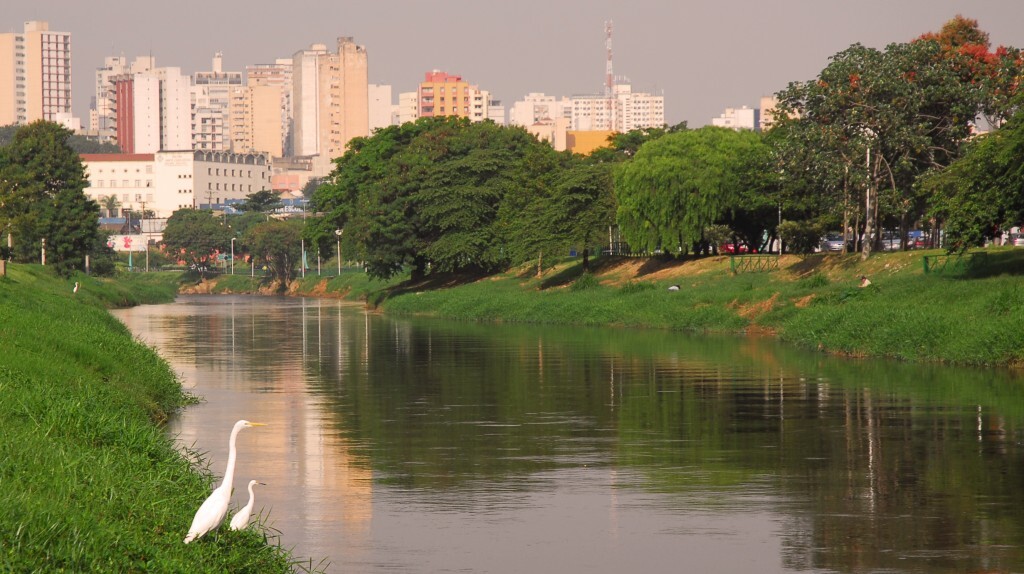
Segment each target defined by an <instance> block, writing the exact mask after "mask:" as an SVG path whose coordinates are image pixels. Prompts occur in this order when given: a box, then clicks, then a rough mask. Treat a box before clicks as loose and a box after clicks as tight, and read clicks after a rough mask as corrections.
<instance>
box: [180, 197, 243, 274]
mask: <svg viewBox="0 0 1024 574" xmlns="http://www.w3.org/2000/svg"><path fill="white" fill-rule="evenodd" d="M163 235H164V239H163V246H164V250H165V251H166V252H167V253H168V254H169V255H171V256H176V257H177V258H179V259H181V260H183V261H185V263H186V264H188V265H189V266H190V267H193V268H195V269H199V270H200V271H201V272H205V270H206V269H208V268H209V267H211V266H212V265H211V262H212V260H213V259H214V257H216V255H217V254H218V253H225V252H227V251H228V250H230V249H231V237H232V236H233V233H232V231H231V229H230V228H229V227H228V226H227V225H225V224H224V220H223V218H217V217H215V216H214V214H213V212H212V211H208V210H196V209H179V210H178V211H175V212H174V213H172V214H171V216H170V217H169V218H167V227H166V228H165V229H164V234H163Z"/></svg>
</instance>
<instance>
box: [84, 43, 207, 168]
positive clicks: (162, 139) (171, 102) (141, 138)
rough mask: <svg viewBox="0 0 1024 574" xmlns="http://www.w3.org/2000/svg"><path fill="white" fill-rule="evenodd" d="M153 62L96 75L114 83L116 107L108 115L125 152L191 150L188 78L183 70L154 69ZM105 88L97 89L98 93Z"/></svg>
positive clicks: (150, 59) (190, 110)
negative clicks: (120, 72)
mask: <svg viewBox="0 0 1024 574" xmlns="http://www.w3.org/2000/svg"><path fill="white" fill-rule="evenodd" d="M153 63H154V61H153V59H152V58H139V59H137V60H136V61H135V63H133V64H132V66H130V67H129V69H128V71H127V72H125V73H122V74H117V75H114V74H112V73H111V74H98V75H97V79H98V80H99V79H105V80H106V81H107V82H109V83H112V84H113V89H114V107H113V109H112V110H109V112H108V113H112V114H113V118H114V120H113V123H114V126H115V138H116V140H117V145H118V146H120V147H121V150H122V151H123V152H124V153H155V152H157V151H163V150H187V149H192V104H191V97H190V95H189V87H190V85H191V82H190V80H189V77H188V76H183V75H182V74H181V69H180V68H155V67H153ZM106 89H107V88H106V87H105V86H104V87H103V88H102V89H101V87H100V86H97V94H99V93H100V92H101V91H105V90H106ZM97 105H98V102H97ZM97 111H98V110H97ZM98 121H99V120H98ZM107 121H109V120H107Z"/></svg>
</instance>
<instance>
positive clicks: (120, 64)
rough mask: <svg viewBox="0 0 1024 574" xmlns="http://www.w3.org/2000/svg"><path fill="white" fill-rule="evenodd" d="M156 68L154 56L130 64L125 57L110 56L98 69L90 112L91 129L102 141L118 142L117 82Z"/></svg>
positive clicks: (142, 57) (143, 57)
mask: <svg viewBox="0 0 1024 574" xmlns="http://www.w3.org/2000/svg"><path fill="white" fill-rule="evenodd" d="M155 67H156V60H155V58H153V57H152V56H140V57H138V58H135V60H134V61H132V62H129V61H128V59H127V58H125V57H124V56H108V57H107V58H104V60H103V66H101V67H99V68H96V96H95V97H94V98H93V101H92V106H91V109H90V110H89V129H90V130H92V132H93V133H94V134H95V137H96V138H97V139H99V140H100V141H115V142H116V140H117V85H116V80H117V79H118V78H119V77H122V76H125V75H126V74H133V73H139V72H147V71H150V70H152V69H153V68H155Z"/></svg>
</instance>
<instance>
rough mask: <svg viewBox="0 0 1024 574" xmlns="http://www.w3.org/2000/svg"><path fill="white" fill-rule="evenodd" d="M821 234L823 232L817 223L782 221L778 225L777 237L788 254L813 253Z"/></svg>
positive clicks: (819, 241)
mask: <svg viewBox="0 0 1024 574" xmlns="http://www.w3.org/2000/svg"><path fill="white" fill-rule="evenodd" d="M823 234H824V230H823V229H822V227H821V225H820V224H818V223H812V222H807V221H783V222H782V223H780V224H779V237H780V238H781V239H782V242H783V244H784V245H785V248H786V249H787V250H789V252H790V253H800V254H807V253H814V250H815V248H817V247H818V244H819V243H821V236H822V235H823Z"/></svg>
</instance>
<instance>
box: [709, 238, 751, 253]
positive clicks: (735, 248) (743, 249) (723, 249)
mask: <svg viewBox="0 0 1024 574" xmlns="http://www.w3.org/2000/svg"><path fill="white" fill-rule="evenodd" d="M718 252H719V253H728V254H729V255H734V254H736V253H757V250H756V249H751V248H749V247H747V244H746V243H733V242H731V241H730V242H729V243H723V244H721V245H719V246H718Z"/></svg>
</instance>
